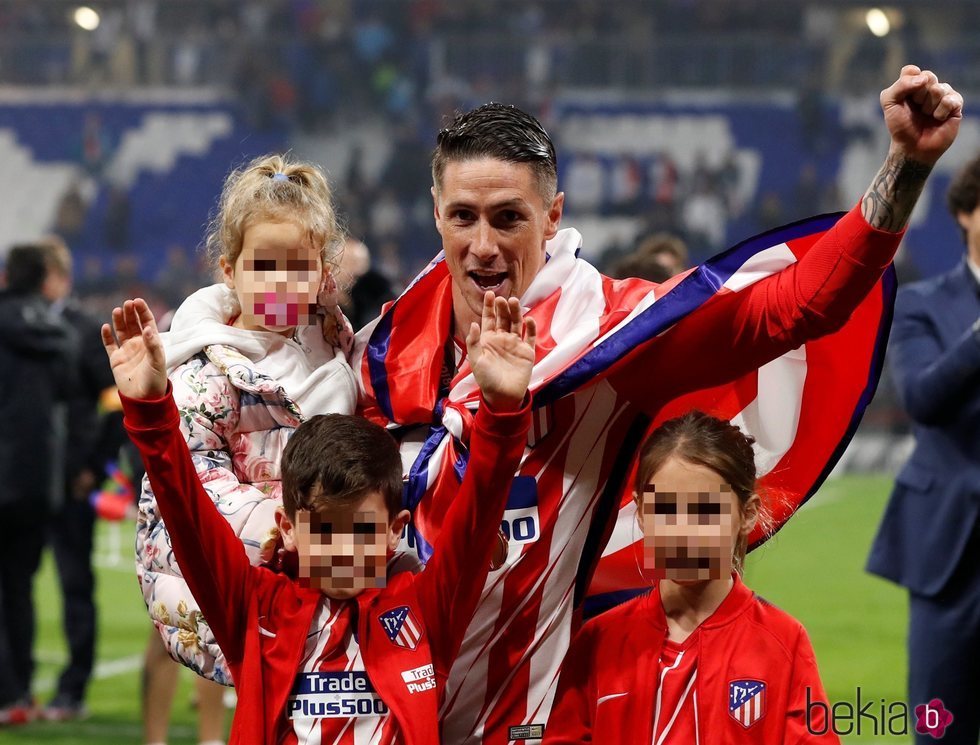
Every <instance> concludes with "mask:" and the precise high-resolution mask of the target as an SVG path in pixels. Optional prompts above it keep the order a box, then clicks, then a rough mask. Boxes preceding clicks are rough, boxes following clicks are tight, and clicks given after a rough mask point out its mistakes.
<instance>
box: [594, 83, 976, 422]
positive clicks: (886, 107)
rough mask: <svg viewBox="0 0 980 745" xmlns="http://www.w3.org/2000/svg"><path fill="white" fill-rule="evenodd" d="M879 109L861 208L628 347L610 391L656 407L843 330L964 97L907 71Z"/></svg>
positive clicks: (888, 251) (953, 126)
mask: <svg viewBox="0 0 980 745" xmlns="http://www.w3.org/2000/svg"><path fill="white" fill-rule="evenodd" d="M881 105H882V110H883V111H884V117H885V122H886V124H887V126H888V130H889V132H890V134H891V145H890V147H889V152H888V156H887V158H886V159H885V162H884V164H883V165H882V167H881V170H880V171H879V172H878V174H877V175H876V176H875V178H874V180H873V181H872V183H871V185H870V186H869V187H868V190H867V192H866V193H865V195H864V197H863V198H862V200H861V203H860V205H858V206H857V207H855V209H854V210H852V211H851V212H850V213H848V214H847V215H845V216H844V217H843V218H841V220H840V221H839V222H838V223H837V224H836V225H834V226H833V227H832V228H831V229H830V230H828V231H827V232H826V233H825V234H824V235H823V236H822V237H821V238H820V240H818V241H817V242H816V243H815V244H814V245H813V246H812V247H811V248H810V250H809V251H807V253H806V254H805V255H804V256H803V257H802V258H800V260H799V261H797V262H795V263H793V264H791V265H790V266H788V267H787V268H785V269H784V270H782V271H780V272H777V273H776V274H774V275H771V276H769V277H767V278H765V279H763V280H760V281H758V282H756V283H755V284H753V285H751V286H749V287H747V288H745V289H743V290H742V291H740V292H722V293H720V294H719V295H717V296H716V297H714V298H712V299H710V300H709V301H708V302H707V303H705V305H704V306H702V307H701V308H699V309H698V310H697V312H695V313H693V314H691V315H690V316H688V317H686V318H684V319H682V320H681V321H680V322H678V323H677V324H676V325H675V326H673V327H672V328H670V329H669V330H668V331H666V332H665V333H664V334H662V335H661V336H659V337H657V338H655V339H652V340H651V341H649V342H647V343H645V344H644V345H642V346H641V347H638V348H637V349H636V350H634V351H633V352H632V353H631V354H630V355H628V356H627V357H625V358H624V359H623V360H622V361H621V362H620V363H619V364H618V365H617V366H616V368H615V370H614V371H612V373H611V374H610V378H609V380H610V382H611V383H612V384H613V385H614V387H616V388H617V390H619V391H620V392H621V393H623V394H624V395H626V396H627V397H628V398H630V399H631V400H633V401H634V403H636V404H637V405H639V406H641V408H648V409H651V410H656V409H657V408H658V407H659V406H661V405H662V404H663V403H664V402H665V401H669V400H671V399H673V398H676V397H677V396H679V395H681V394H683V393H686V392H689V391H692V390H697V389H699V388H707V387H711V386H714V385H719V384H721V383H725V382H728V381H730V380H734V379H735V378H737V377H739V376H741V375H743V374H745V373H747V372H750V371H751V370H755V369H757V368H759V367H761V366H762V365H764V364H765V363H767V362H769V361H771V360H773V359H775V358H777V357H779V356H781V355H783V354H785V353H786V352H788V351H790V350H792V349H795V348H796V347H798V346H800V345H801V344H803V343H804V342H806V341H808V340H811V339H815V338H818V337H820V336H823V335H825V334H829V333H832V332H834V331H836V330H838V329H839V328H841V326H843V325H844V323H846V321H847V320H848V318H849V317H850V315H851V313H852V312H853V311H854V309H855V308H856V307H857V306H858V305H859V304H860V302H861V301H862V300H863V299H864V298H865V297H866V296H867V294H868V293H869V292H870V291H871V289H872V288H873V287H874V285H875V283H876V282H877V281H878V280H879V278H880V277H881V274H882V272H883V271H884V270H885V268H886V267H887V266H888V264H889V263H891V260H892V258H893V256H894V254H895V251H896V250H897V248H898V244H899V242H900V240H901V237H902V235H901V233H900V232H899V231H902V230H904V228H905V226H906V225H907V223H908V219H909V215H910V214H911V212H912V208H913V207H914V206H915V203H916V201H917V199H918V197H919V194H920V193H921V192H922V187H923V185H924V184H925V180H926V178H927V176H928V175H929V172H930V171H931V170H932V167H933V165H934V164H935V162H936V161H937V160H938V159H939V157H940V156H941V155H942V153H943V152H945V151H946V149H948V148H949V146H950V145H951V144H952V142H953V140H954V138H955V137H956V133H957V131H958V130H959V123H960V120H961V118H962V110H963V99H962V98H961V97H960V95H959V94H958V93H956V92H955V91H954V90H953V89H952V88H950V87H949V85H947V84H945V83H939V82H938V80H937V79H936V76H935V75H934V74H933V73H931V72H922V71H920V70H919V68H918V67H915V66H913V65H908V66H906V67H904V68H903V69H902V74H901V76H900V77H899V79H898V80H897V81H896V82H895V83H894V84H892V85H891V86H890V87H888V88H887V89H885V90H884V91H882V93H881ZM690 279H696V278H695V277H692V278H690ZM688 281H690V280H688ZM703 281H708V282H710V281H711V280H710V278H707V277H705V278H703ZM715 289H717V288H715ZM637 370H643V371H645V370H649V371H651V374H638V373H637Z"/></svg>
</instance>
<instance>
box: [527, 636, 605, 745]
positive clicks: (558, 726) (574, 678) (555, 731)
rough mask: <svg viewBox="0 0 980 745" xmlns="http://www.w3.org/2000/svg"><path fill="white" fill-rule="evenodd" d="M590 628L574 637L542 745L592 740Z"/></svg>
mask: <svg viewBox="0 0 980 745" xmlns="http://www.w3.org/2000/svg"><path fill="white" fill-rule="evenodd" d="M592 656H593V655H592V642H591V634H590V627H589V626H585V627H583V629H582V630H581V631H580V632H579V633H578V635H577V636H576V637H575V640H574V641H573V642H572V644H571V646H570V647H569V648H568V653H567V654H566V655H565V661H564V662H563V663H562V666H561V676H560V677H559V678H558V690H557V691H556V692H555V703H554V706H553V707H552V709H551V716H550V717H549V718H548V724H547V726H546V727H545V730H544V740H543V741H542V743H541V745H576V744H577V743H582V742H592V725H593V721H592V720H593V714H594V707H595V702H596V695H595V692H594V682H595V681H594V678H593V665H592Z"/></svg>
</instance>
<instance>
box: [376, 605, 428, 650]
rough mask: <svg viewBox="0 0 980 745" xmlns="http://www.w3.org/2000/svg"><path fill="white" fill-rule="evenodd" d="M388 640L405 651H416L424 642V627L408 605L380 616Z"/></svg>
mask: <svg viewBox="0 0 980 745" xmlns="http://www.w3.org/2000/svg"><path fill="white" fill-rule="evenodd" d="M378 620H379V621H380V622H381V628H383V629H384V630H385V634H386V635H387V636H388V640H389V641H390V642H391V643H392V644H394V645H396V646H398V647H404V648H405V649H415V648H416V647H417V646H418V645H419V642H420V641H421V640H422V626H421V625H420V624H419V622H418V621H416V620H415V616H413V615H412V612H411V611H410V610H409V608H408V606H407V605H401V606H399V607H397V608H392V609H391V610H390V611H386V612H384V613H382V614H381V615H380V616H378Z"/></svg>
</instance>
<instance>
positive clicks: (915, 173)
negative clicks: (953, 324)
mask: <svg viewBox="0 0 980 745" xmlns="http://www.w3.org/2000/svg"><path fill="white" fill-rule="evenodd" d="M931 170H932V166H929V165H926V164H925V163H919V162H918V161H915V160H910V159H909V158H906V157H905V156H904V155H889V156H888V157H887V158H886V159H885V164H884V165H883V166H882V167H881V170H880V171H878V175H877V176H875V179H874V181H872V182H871V186H870V187H868V190H867V191H866V192H865V194H864V198H863V199H862V200H861V213H862V214H863V215H864V219H865V220H867V221H868V224H869V225H871V227H873V228H878V229H879V230H887V231H889V232H892V233H897V232H898V231H899V230H901V229H902V228H904V227H905V225H906V223H907V222H908V220H909V215H911V214H912V208H913V207H915V203H916V202H917V201H918V199H919V194H921V193H922V187H923V186H924V185H925V183H926V178H927V177H928V176H929V172H930V171H931Z"/></svg>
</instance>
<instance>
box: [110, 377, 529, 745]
mask: <svg viewBox="0 0 980 745" xmlns="http://www.w3.org/2000/svg"><path fill="white" fill-rule="evenodd" d="M525 403H526V404H527V402H525ZM123 410H124V412H125V424H126V428H127V430H128V431H129V434H130V437H131V438H132V440H133V442H134V443H135V444H136V446H137V447H138V448H139V450H140V454H141V455H142V456H143V461H144V463H145V465H146V471H147V474H148V476H149V479H150V482H151V484H152V485H153V489H154V491H155V492H156V495H157V500H158V503H159V508H160V512H161V514H162V516H163V519H164V522H165V523H166V525H167V527H168V528H169V531H170V537H171V540H172V543H173V550H174V554H175V555H176V558H177V561H178V563H179V564H180V566H181V567H183V569H184V572H185V574H184V576H185V578H186V580H187V583H188V585H189V587H190V589H191V591H192V592H193V594H194V597H195V598H196V599H197V600H198V601H199V602H200V606H201V609H202V611H203V612H204V614H205V616H206V618H207V620H208V623H209V624H210V626H211V629H212V630H213V632H214V635H215V638H216V639H217V641H218V644H219V645H220V646H221V649H222V650H224V652H225V656H226V658H227V660H228V664H229V667H230V669H231V672H232V675H233V677H234V680H235V688H236V690H237V692H238V708H237V710H236V712H235V719H234V723H233V725H232V731H231V743H236V744H237V743H256V744H261V745H268V744H270V743H276V742H278V741H279V740H280V739H281V738H282V737H284V736H285V735H287V734H288V733H289V732H291V731H292V728H291V727H290V726H288V723H287V721H286V720H285V716H284V710H285V707H286V702H287V697H288V696H289V694H290V691H291V689H292V687H293V685H294V682H295V680H296V676H297V672H298V667H299V663H300V657H301V654H302V652H303V649H304V644H305V641H306V636H307V633H308V631H309V629H310V625H311V622H312V619H313V614H314V612H315V611H316V609H317V607H318V604H319V603H320V602H321V600H322V599H323V595H322V594H321V593H320V592H319V591H317V590H312V589H309V588H306V587H303V586H302V585H300V584H299V583H297V582H296V581H295V580H294V579H291V578H290V577H288V576H286V575H284V574H278V573H275V572H272V571H270V570H268V569H266V568H263V567H254V566H252V565H251V564H250V563H249V561H248V558H247V556H246V554H245V550H244V548H243V547H242V544H241V541H239V539H238V538H237V537H236V536H235V534H234V532H233V530H232V529H231V527H230V526H229V525H228V522H227V521H226V520H225V518H224V517H222V516H221V515H220V514H219V513H218V511H217V510H216V509H215V506H214V504H213V502H212V501H211V498H210V497H209V496H208V495H207V492H205V490H204V488H203V487H202V486H201V482H200V480H199V479H198V476H197V473H196V471H195V470H194V465H193V463H192V462H191V459H190V455H189V453H188V451H187V444H186V442H185V441H184V438H183V435H182V434H181V432H180V428H179V419H178V412H177V408H176V406H175V405H174V401H173V398H172V396H171V395H170V392H169V390H168V393H167V395H166V396H165V397H164V398H161V399H156V400H133V399H127V398H125V397H124V398H123ZM529 424H530V405H529V404H527V405H525V406H524V407H523V408H522V409H521V410H520V411H517V412H512V413H506V414H503V413H494V412H492V411H491V410H490V409H489V407H487V406H485V405H484V406H481V407H480V411H479V412H478V413H477V416H476V426H475V428H474V430H473V435H472V438H471V440H470V461H469V466H468V468H467V470H466V477H465V479H464V480H463V483H462V485H461V486H460V494H459V495H458V497H457V499H456V500H455V501H454V502H453V505H452V507H451V508H450V509H449V511H448V513H447V515H446V521H447V524H446V525H445V526H444V528H443V531H442V536H443V538H442V539H441V540H440V541H439V542H438V545H437V546H436V551H435V554H434V556H433V558H432V560H431V561H430V562H429V563H428V565H427V566H426V569H425V571H424V572H421V573H420V574H418V575H413V574H411V573H409V572H402V573H399V574H396V575H394V576H393V577H391V578H389V582H388V585H387V586H386V587H385V588H383V589H380V590H370V591H365V592H363V593H361V594H360V595H358V596H357V597H356V598H355V599H353V600H349V601H331V602H348V603H356V606H357V607H356V612H354V613H351V614H350V617H351V618H353V619H356V623H357V640H358V643H359V645H360V650H361V655H362V657H363V660H364V666H365V670H366V672H367V675H368V677H369V679H370V682H371V684H372V685H373V687H374V689H375V691H376V692H377V695H378V696H380V698H381V699H382V700H383V701H384V703H385V704H386V705H387V706H388V708H389V710H390V712H391V721H392V723H393V724H392V726H391V728H390V729H391V732H390V733H389V732H387V731H386V735H388V737H386V741H389V740H393V739H396V736H397V739H398V741H399V742H404V743H409V744H412V743H418V744H423V743H425V744H435V743H438V742H439V724H438V713H437V710H438V706H439V702H440V700H441V696H442V691H443V687H444V683H445V678H446V675H447V674H448V672H449V668H450V666H451V665H452V661H453V658H454V657H455V655H456V653H457V651H458V649H459V644H460V641H461V639H462V636H463V632H464V631H465V630H466V627H467V625H468V624H469V622H470V620H471V617H472V614H473V609H474V608H475V606H476V604H477V602H478V600H479V596H480V592H481V590H482V589H483V584H484V581H485V579H486V575H487V572H488V568H489V566H490V561H491V553H492V551H493V548H494V546H495V545H496V540H495V539H496V535H497V531H498V529H499V527H500V522H501V517H502V514H503V510H504V504H505V501H506V496H507V493H508V491H509V489H510V484H511V480H512V478H513V474H514V472H515V471H516V470H517V469H518V466H519V464H520V458H521V454H522V453H523V450H524V445H525V444H526V442H527V430H528V426H529ZM450 523H451V524H450ZM404 606H407V607H408V609H409V613H411V614H412V616H413V617H414V618H416V619H419V620H420V621H421V625H422V632H421V639H420V641H419V642H418V644H417V646H416V647H415V648H414V649H410V648H407V647H404V646H399V645H398V644H395V643H393V641H392V640H391V639H390V638H389V637H388V635H387V634H386V632H385V629H384V626H383V621H382V619H381V618H380V616H381V615H382V614H386V613H388V612H390V611H392V610H393V609H397V608H402V607H404ZM260 619H261V621H260ZM427 665H431V666H432V667H434V677H435V680H436V683H437V685H436V686H435V687H434V688H429V689H425V690H418V689H419V688H420V686H418V685H416V686H414V687H415V689H416V690H414V691H412V690H410V686H409V681H410V679H413V678H417V677H418V676H417V675H413V674H417V673H418V671H420V670H424V669H426V666H427ZM403 673H404V674H405V675H403ZM423 688H424V687H423Z"/></svg>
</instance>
